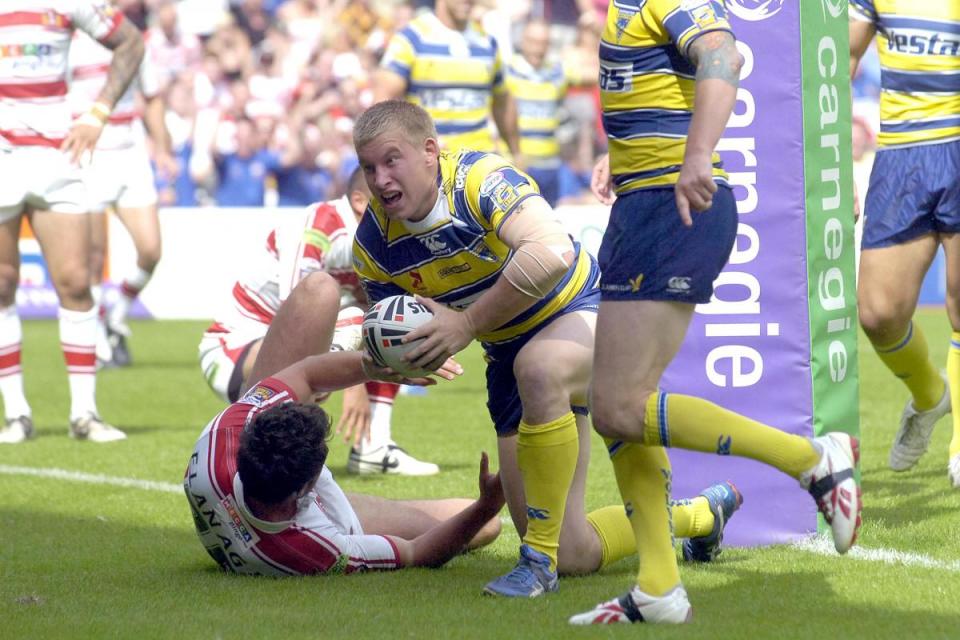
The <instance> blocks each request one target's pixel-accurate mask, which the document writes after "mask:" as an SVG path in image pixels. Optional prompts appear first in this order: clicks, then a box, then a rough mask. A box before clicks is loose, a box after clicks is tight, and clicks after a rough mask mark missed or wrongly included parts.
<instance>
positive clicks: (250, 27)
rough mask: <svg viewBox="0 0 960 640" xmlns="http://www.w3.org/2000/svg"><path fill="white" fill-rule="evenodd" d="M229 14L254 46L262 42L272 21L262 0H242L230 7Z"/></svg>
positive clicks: (271, 16)
mask: <svg viewBox="0 0 960 640" xmlns="http://www.w3.org/2000/svg"><path fill="white" fill-rule="evenodd" d="M230 14H231V15H232V16H233V20H234V22H235V23H236V25H237V26H238V27H239V28H240V29H241V30H242V31H243V32H244V33H245V34H246V35H247V39H248V40H249V41H250V44H251V45H253V46H254V47H256V46H257V45H259V44H260V43H261V42H263V39H264V38H265V37H266V35H267V31H268V30H269V29H270V25H271V23H272V22H273V15H272V14H271V13H270V12H269V11H268V10H267V8H266V7H265V6H264V0H242V1H241V2H239V3H237V4H234V5H232V6H231V7H230Z"/></svg>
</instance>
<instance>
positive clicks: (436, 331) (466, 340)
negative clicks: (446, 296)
mask: <svg viewBox="0 0 960 640" xmlns="http://www.w3.org/2000/svg"><path fill="white" fill-rule="evenodd" d="M416 298H417V302H419V303H420V304H422V305H423V306H425V307H426V308H427V309H429V310H430V312H431V313H433V319H432V320H431V321H430V322H428V323H426V324H424V325H421V326H419V327H417V328H416V329H414V330H413V331H411V332H410V333H408V334H407V335H405V336H403V342H405V343H409V342H414V341H417V340H419V341H420V343H419V344H418V345H417V346H416V347H415V348H414V349H412V350H411V351H410V352H409V353H407V354H406V355H405V356H404V359H405V360H406V361H407V362H409V363H410V364H411V365H413V366H415V367H418V368H420V369H427V370H428V371H436V370H437V369H438V368H440V367H441V366H442V365H443V363H444V362H445V361H446V360H447V358H449V357H451V356H453V355H454V354H456V353H459V352H460V351H462V350H463V349H464V347H466V346H467V345H468V344H470V343H471V342H473V338H474V331H473V326H472V325H471V323H470V319H469V318H468V317H467V314H465V313H462V312H460V311H454V310H453V309H448V308H447V307H445V306H444V305H442V304H440V303H439V302H437V301H436V300H432V299H431V298H424V297H423V296H417V297H416Z"/></svg>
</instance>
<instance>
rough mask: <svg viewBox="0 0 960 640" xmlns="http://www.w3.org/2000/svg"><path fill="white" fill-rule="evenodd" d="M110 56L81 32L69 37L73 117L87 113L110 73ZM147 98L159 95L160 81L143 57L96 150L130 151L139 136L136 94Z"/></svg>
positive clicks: (147, 59)
mask: <svg viewBox="0 0 960 640" xmlns="http://www.w3.org/2000/svg"><path fill="white" fill-rule="evenodd" d="M112 59H113V52H112V51H111V50H110V49H108V48H106V47H105V46H103V45H102V44H100V43H99V42H97V41H96V40H94V39H93V38H91V37H90V36H88V35H87V34H85V33H82V32H79V31H78V32H76V33H74V35H73V44H72V45H71V46H70V56H69V58H68V60H69V65H68V66H69V69H70V74H69V78H70V86H69V93H68V102H69V104H70V110H71V112H72V114H73V116H74V117H77V116H79V115H81V114H83V113H85V112H87V111H88V110H89V109H90V107H91V106H92V105H93V103H94V102H95V101H96V99H97V97H98V96H99V95H100V92H101V91H102V90H103V86H104V85H105V84H106V82H107V75H108V74H109V72H110V61H111V60H112ZM138 91H139V92H140V93H141V94H142V95H144V96H145V97H147V98H151V97H153V96H155V95H157V94H158V93H160V80H159V77H158V76H157V72H156V69H155V67H154V65H153V62H151V61H150V58H148V57H147V56H144V58H143V62H141V63H140V69H139V70H138V71H137V75H136V76H134V78H133V81H132V82H131V83H130V86H129V87H127V90H126V91H125V92H124V94H123V95H122V96H120V99H119V100H118V101H117V104H116V105H115V106H114V108H113V112H112V113H111V114H110V118H109V119H108V120H107V124H106V126H105V127H104V128H103V132H102V133H101V134H100V139H99V140H97V148H98V149H126V148H129V147H132V146H133V145H134V143H135V142H136V141H137V140H138V137H137V136H140V135H142V129H141V128H140V107H139V105H138V104H137V96H136V94H137V92H138Z"/></svg>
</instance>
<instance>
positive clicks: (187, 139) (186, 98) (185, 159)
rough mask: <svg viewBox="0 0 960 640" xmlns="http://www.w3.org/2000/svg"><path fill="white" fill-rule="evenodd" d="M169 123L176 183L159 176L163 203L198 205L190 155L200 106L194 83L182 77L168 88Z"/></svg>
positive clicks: (160, 196)
mask: <svg viewBox="0 0 960 640" xmlns="http://www.w3.org/2000/svg"><path fill="white" fill-rule="evenodd" d="M166 96H167V97H166V105H167V112H166V116H165V119H164V121H165V123H166V125H167V131H169V132H170V151H171V153H172V155H173V158H174V160H175V161H176V163H177V170H176V172H175V177H174V178H173V180H171V179H170V176H166V177H165V176H164V175H163V174H162V173H161V174H159V175H158V178H159V179H158V181H157V191H158V194H159V204H160V206H164V207H171V206H172V207H195V206H197V204H199V203H198V201H197V183H196V182H195V181H194V179H193V176H191V175H190V156H191V155H192V154H193V126H194V118H195V116H196V103H195V102H194V100H193V81H192V79H191V78H189V77H188V76H181V77H179V78H177V79H176V80H174V82H173V83H172V84H170V85H169V86H168V87H167V92H166Z"/></svg>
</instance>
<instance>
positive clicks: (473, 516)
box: [184, 273, 504, 576]
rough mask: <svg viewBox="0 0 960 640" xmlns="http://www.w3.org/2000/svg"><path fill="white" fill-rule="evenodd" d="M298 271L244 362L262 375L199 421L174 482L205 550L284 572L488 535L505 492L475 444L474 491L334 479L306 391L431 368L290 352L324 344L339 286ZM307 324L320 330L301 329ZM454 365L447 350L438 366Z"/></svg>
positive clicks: (378, 563) (415, 555) (455, 369)
mask: <svg viewBox="0 0 960 640" xmlns="http://www.w3.org/2000/svg"><path fill="white" fill-rule="evenodd" d="M309 281H310V283H311V285H310V286H301V285H302V283H301V285H298V287H297V288H296V289H295V290H294V293H293V294H292V295H291V297H290V298H289V299H288V301H287V303H285V304H284V305H282V306H281V307H280V310H279V311H278V313H277V317H276V319H275V321H274V323H273V324H272V325H271V327H270V330H269V332H268V333H267V336H266V337H265V339H264V344H263V348H262V349H261V352H260V356H259V357H258V359H257V362H256V364H255V365H254V375H257V376H262V377H263V379H262V380H261V381H260V382H259V383H258V384H256V385H255V386H254V387H253V388H252V389H250V390H248V391H247V392H246V393H245V394H244V395H243V396H242V397H241V399H240V400H239V401H238V402H236V403H234V404H232V405H230V406H229V407H228V408H227V409H225V410H224V411H223V412H221V413H220V414H219V415H217V416H216V417H215V418H214V419H213V420H212V421H211V422H210V424H208V425H207V427H206V428H205V429H204V430H203V433H202V434H201V435H200V439H199V440H198V441H197V444H196V446H195V448H194V451H193V455H192V456H191V457H190V462H189V464H188V466H187V471H186V474H185V476H184V489H185V491H186V493H187V498H188V501H189V503H190V507H191V510H192V512H193V516H194V524H195V526H196V529H197V534H198V536H199V537H200V540H201V542H202V543H203V545H204V547H205V548H206V549H207V552H208V553H209V554H210V556H211V557H213V559H214V560H216V561H217V563H219V564H220V566H221V567H223V568H224V569H225V570H228V571H234V572H237V573H246V574H259V575H272V576H284V575H306V574H316V573H351V572H354V571H359V570H363V569H398V568H402V567H411V566H438V565H441V564H443V563H444V562H446V561H448V560H449V559H450V558H452V557H453V556H455V555H456V554H458V553H460V552H461V551H463V550H464V549H469V548H474V547H478V546H483V545H485V544H488V543H490V542H491V541H493V540H494V539H495V538H496V537H497V535H498V534H499V532H500V521H499V519H498V518H496V515H497V513H498V512H499V511H500V509H501V508H502V507H503V504H504V499H503V491H502V489H501V486H500V478H499V475H491V474H490V473H489V472H488V470H487V459H486V455H485V454H484V455H483V456H482V457H481V461H480V497H479V498H478V499H477V500H475V501H470V500H466V499H447V500H423V501H394V500H386V499H383V498H377V497H374V496H363V495H350V496H347V495H345V494H344V493H343V491H342V490H341V489H340V487H339V486H337V484H336V482H335V481H334V479H333V476H332V475H331V474H330V471H329V470H328V469H327V468H326V467H325V466H324V462H325V461H326V457H327V443H326V441H327V439H328V436H329V429H330V420H329V417H328V416H327V414H326V413H325V412H324V411H323V409H321V408H320V407H318V406H316V405H315V404H312V403H311V399H312V398H313V397H314V395H315V394H323V393H329V392H330V391H335V390H339V389H345V388H347V387H350V386H353V385H357V384H360V383H362V382H364V381H366V380H369V379H371V378H372V377H374V376H376V377H377V378H380V379H383V378H388V379H390V380H391V381H393V382H404V383H412V384H421V385H426V384H433V383H434V382H435V380H434V379H428V378H420V379H416V380H401V379H399V377H398V376H395V375H394V376H391V375H389V374H390V373H391V372H390V371H389V370H384V369H377V368H375V367H374V366H373V365H372V362H369V361H367V362H364V356H363V354H361V353H358V352H342V353H324V354H323V355H317V356H308V357H306V358H303V359H300V358H298V357H297V356H299V355H301V354H304V353H307V354H309V353H318V352H321V353H322V352H323V351H326V349H327V348H329V346H330V337H331V336H332V334H333V327H334V323H335V321H336V310H337V305H336V304H333V302H334V300H336V299H338V298H339V295H340V294H339V288H338V287H337V284H336V282H335V281H334V280H333V279H332V278H331V277H330V276H328V275H326V274H319V273H318V274H313V275H311V276H310V278H309ZM311 306H312V308H313V313H312V315H310V316H309V317H305V316H304V315H303V314H304V313H305V312H306V311H307V310H308V309H309V308H311ZM324 310H327V312H326V313H323V312H322V311H324ZM293 328H299V329H300V331H292V329H293ZM324 329H325V331H324ZM310 335H322V336H325V338H321V339H320V341H319V343H311V340H308V339H304V338H303V337H301V336H310ZM285 360H286V361H285ZM291 362H292V363H293V364H290V363H291ZM278 370H279V372H278V373H274V374H273V375H267V374H270V373H273V372H276V371H278ZM459 372H460V367H459V365H457V364H456V363H455V362H454V361H453V360H451V361H449V362H448V363H446V364H445V365H444V367H442V368H441V369H439V370H438V371H437V375H439V376H441V377H443V378H446V379H452V378H453V377H454V376H455V375H457V374H459ZM254 379H259V377H257V378H254Z"/></svg>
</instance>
